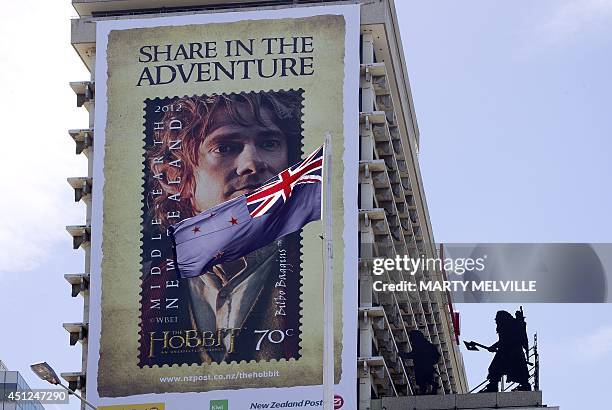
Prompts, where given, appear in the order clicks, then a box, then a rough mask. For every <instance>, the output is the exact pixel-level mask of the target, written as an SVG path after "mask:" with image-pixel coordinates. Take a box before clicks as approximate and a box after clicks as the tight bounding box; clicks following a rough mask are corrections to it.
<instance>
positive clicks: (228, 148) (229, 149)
mask: <svg viewBox="0 0 612 410" xmlns="http://www.w3.org/2000/svg"><path fill="white" fill-rule="evenodd" d="M239 149H240V147H238V144H220V145H217V146H216V147H215V148H214V149H213V150H212V152H214V153H216V154H221V155H227V154H231V153H234V152H237V151H238V150H239Z"/></svg>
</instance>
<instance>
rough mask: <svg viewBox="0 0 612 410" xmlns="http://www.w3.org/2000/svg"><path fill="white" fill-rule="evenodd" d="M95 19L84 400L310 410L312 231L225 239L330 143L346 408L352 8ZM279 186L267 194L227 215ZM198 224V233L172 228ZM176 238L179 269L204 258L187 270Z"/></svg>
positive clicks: (352, 310) (316, 231) (354, 129)
mask: <svg viewBox="0 0 612 410" xmlns="http://www.w3.org/2000/svg"><path fill="white" fill-rule="evenodd" d="M96 24H97V37H96V39H97V40H96V41H97V45H96V50H97V54H96V73H95V78H96V100H95V138H94V173H93V174H94V192H93V205H92V207H93V212H92V240H91V246H92V248H91V250H92V258H91V299H90V301H91V305H90V332H89V351H88V377H87V397H88V399H89V400H90V401H92V402H93V403H95V404H97V405H103V406H123V405H128V403H129V405H131V406H137V405H139V404H142V405H146V404H147V403H159V405H158V408H166V409H168V410H178V409H181V410H183V409H208V408H209V407H210V408H220V409H222V408H228V409H251V408H274V406H275V405H276V406H277V407H278V406H280V407H294V408H316V407H321V406H322V387H321V384H322V373H323V368H322V363H323V326H322V322H323V312H324V304H323V290H322V284H323V259H322V247H323V241H322V240H321V236H320V235H321V234H322V229H323V227H322V222H321V220H315V219H316V218H315V217H308V218H306V217H303V218H302V219H303V220H304V221H305V222H304V223H306V225H304V226H303V227H302V229H299V230H297V231H295V232H292V231H290V230H283V229H280V228H279V229H277V231H278V232H292V233H289V234H287V235H284V236H280V237H277V236H274V237H271V236H270V235H268V239H267V240H264V239H265V238H264V237H263V236H262V238H261V243H262V245H261V247H259V245H256V244H257V241H258V238H257V237H250V238H248V239H249V241H250V242H249V243H248V244H246V245H245V244H243V243H241V241H243V242H244V241H245V240H246V239H245V237H243V234H241V235H237V236H236V237H231V232H244V231H245V230H244V229H242V230H240V229H236V230H234V231H232V230H230V228H232V227H233V226H237V227H239V226H240V224H241V223H242V222H243V219H244V218H245V217H250V216H251V217H259V216H261V215H263V214H266V213H267V212H268V210H271V209H272V210H273V208H274V206H276V204H277V203H281V202H283V201H287V200H288V197H289V195H293V194H295V192H297V191H296V190H298V191H299V190H300V189H306V188H301V187H302V186H306V185H307V184H308V183H311V182H316V181H315V180H317V178H318V180H317V181H319V183H320V180H321V177H320V174H321V172H320V165H319V171H317V172H318V174H317V173H313V172H314V171H310V168H311V167H312V166H310V165H308V159H309V158H307V157H308V156H309V154H311V153H313V152H315V151H316V150H317V148H318V147H320V146H321V145H322V143H323V137H324V135H325V133H327V132H329V133H330V134H331V135H332V142H333V144H332V147H333V152H332V163H333V164H334V166H333V178H332V179H333V181H334V182H333V186H332V187H331V191H332V201H333V207H334V220H333V221H332V224H333V238H334V242H333V247H334V260H333V272H334V313H335V318H334V328H335V343H334V344H335V358H336V359H335V383H336V387H335V393H336V394H337V395H338V396H339V397H342V402H343V403H344V404H343V406H344V407H346V408H356V398H355V391H356V386H355V383H356V328H357V324H356V320H357V219H358V218H357V208H358V207H357V184H358V181H357V174H358V148H357V147H358V124H359V118H358V115H359V107H358V90H359V49H358V44H359V6H358V5H348V6H330V7H296V8H286V9H278V10H266V11H248V12H240V13H238V12H230V13H213V14H200V15H190V16H168V17H159V18H142V19H129V20H128V19H126V20H121V19H119V20H109V21H98V22H97V23H96ZM302 168H303V170H302ZM287 169H288V171H283V170H287ZM298 169H299V170H300V178H301V180H300V181H301V182H300V183H301V184H302V185H300V186H297V185H296V183H297V182H296V181H297V176H293V178H294V179H296V181H293V180H292V179H291V178H292V175H293V174H292V172H294V171H295V170H298ZM281 171H283V172H287V178H285V179H284V178H283V177H282V175H284V174H283V173H281ZM296 172H297V171H296ZM279 173H280V174H279ZM302 174H303V175H302ZM277 175H278V178H279V183H278V184H277V185H278V186H279V187H280V188H279V190H278V195H276V194H275V193H273V192H271V191H270V192H268V190H265V191H264V193H262V194H261V195H259V196H257V198H256V199H249V201H251V202H253V201H254V202H253V204H252V205H251V202H248V204H247V205H248V207H247V206H244V207H239V206H225V205H221V204H224V203H225V202H227V201H234V202H235V200H236V198H239V197H242V198H244V197H245V196H246V197H248V198H253V196H252V195H251V197H249V196H248V195H249V194H251V193H252V192H253V191H256V190H257V189H258V188H260V187H261V186H262V185H263V184H264V182H266V181H268V180H270V178H273V177H275V176H277ZM296 175H297V174H296ZM283 184H284V185H283ZM285 185H286V186H285ZM266 186H267V185H266ZM296 186H297V188H296ZM292 190H293V191H292ZM313 192H315V191H313ZM298 193H299V192H298ZM264 194H265V195H264ZM260 197H261V198H260ZM311 198H315V199H316V197H311ZM315 202H316V200H315ZM232 203H233V202H230V205H231V204H232ZM293 203H294V206H293V207H292V209H296V210H297V211H295V212H303V209H305V204H304V203H298V201H297V198H296V200H295V201H293ZM309 206H310V208H311V209H315V210H314V211H312V212H315V213H316V204H315V206H314V207H313V205H312V204H310V205H309ZM217 210H219V211H218V212H217ZM239 210H244V212H243V211H239ZM207 212H208V213H209V214H210V215H208V214H207ZM245 212H246V214H244V213H245ZM292 212H293V211H292ZM249 214H250V216H249ZM313 215H314V214H313ZM298 216H299V215H298ZM192 217H197V219H192V220H190V221H193V220H196V221H202V223H193V222H181V221H185V220H186V219H187V218H192ZM302 219H300V218H298V217H297V216H295V215H293V216H292V215H287V216H286V217H285V216H284V215H280V216H278V215H277V216H275V219H266V220H268V221H272V220H275V221H283V220H284V221H286V223H287V224H288V226H289V225H291V224H295V223H297V222H291V221H299V220H302ZM261 220H264V219H261ZM290 222H291V223H290ZM179 223H180V224H179ZM279 223H280V222H279ZM226 225H227V226H226ZM302 225H303V224H300V225H299V226H302ZM176 226H182V227H183V228H182V230H181V231H180V241H181V244H182V246H183V248H184V249H187V250H188V251H189V252H190V253H189V255H190V256H189V257H190V258H192V259H194V260H202V261H204V262H202V263H201V264H200V265H198V266H199V267H197V268H193V267H190V268H189V270H184V272H181V273H183V275H179V272H178V267H177V265H176V263H175V260H176V259H175V251H176V250H177V249H178V248H176V249H175V248H174V247H173V243H172V240H171V233H172V232H174V229H175V227H176ZM299 226H298V228H299ZM211 229H212V231H211ZM272 230H273V229H272V227H270V229H268V228H267V227H265V225H261V228H260V231H265V232H271V231H272ZM213 231H214V234H211V235H210V236H206V235H208V234H210V233H211V232H213ZM190 235H193V242H192V243H191V242H190V241H191V237H190ZM228 235H230V236H228ZM253 235H255V234H253ZM269 238H272V239H269ZM275 238H276V239H275ZM253 244H255V245H256V246H253ZM247 245H248V246H247ZM255 248H257V249H255ZM199 249H200V250H199ZM232 249H234V250H235V249H249V251H250V250H252V249H255V250H254V251H252V252H251V253H248V254H245V255H242V254H241V255H238V257H237V256H235V255H234V254H232ZM199 252H201V253H202V257H199V256H198V253H199ZM190 260H191V259H190ZM185 272H188V274H187V275H185V274H184V273H185ZM186 276H189V277H186ZM160 394H161V395H160ZM203 403H205V404H203ZM119 408H122V407H119ZM134 408H137V407H134ZM138 408H139V407H138Z"/></svg>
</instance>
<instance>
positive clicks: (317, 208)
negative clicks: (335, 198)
mask: <svg viewBox="0 0 612 410" xmlns="http://www.w3.org/2000/svg"><path fill="white" fill-rule="evenodd" d="M322 174H323V146H321V147H319V148H318V149H317V150H316V151H314V152H313V153H312V154H310V155H309V156H308V158H306V159H305V160H303V161H302V162H299V163H297V164H295V165H294V166H292V167H290V168H287V169H285V170H284V171H281V172H280V173H279V174H278V175H276V176H275V177H273V178H271V179H269V180H268V181H266V182H265V183H264V185H263V186H261V187H260V188H258V189H257V190H255V191H253V192H251V193H250V194H248V195H241V196H239V197H237V198H234V199H231V200H229V201H226V202H223V203H221V204H219V205H217V206H215V207H213V208H210V209H208V210H206V211H204V212H202V213H200V214H199V215H196V216H194V217H192V218H188V219H185V220H183V221H181V222H179V223H178V224H176V225H173V226H171V227H170V228H169V231H170V237H171V239H172V244H173V247H174V258H175V263H176V266H177V269H178V271H179V275H180V276H181V277H182V278H191V277H194V276H198V275H201V274H203V273H204V272H206V271H208V270H209V269H210V268H212V267H213V266H214V265H216V264H218V263H223V262H229V261H233V260H236V259H239V258H241V257H243V256H245V255H247V254H249V253H250V252H253V251H254V250H256V249H259V248H262V247H264V246H266V245H267V244H269V243H271V242H273V241H275V240H277V239H278V238H280V237H282V236H285V235H287V234H289V233H292V232H295V231H297V230H299V229H301V228H302V227H303V226H304V225H306V224H307V223H308V222H311V221H316V220H318V219H321V185H322Z"/></svg>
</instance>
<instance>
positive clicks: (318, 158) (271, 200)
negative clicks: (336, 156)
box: [246, 146, 323, 218]
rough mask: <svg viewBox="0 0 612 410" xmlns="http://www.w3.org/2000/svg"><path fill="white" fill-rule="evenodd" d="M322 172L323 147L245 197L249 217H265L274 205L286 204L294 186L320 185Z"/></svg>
mask: <svg viewBox="0 0 612 410" xmlns="http://www.w3.org/2000/svg"><path fill="white" fill-rule="evenodd" d="M322 170H323V146H321V147H319V149H317V150H316V151H314V152H313V153H312V154H310V155H309V156H308V158H306V159H305V160H304V161H302V162H298V163H297V164H295V165H294V166H292V167H291V168H287V169H286V170H284V171H281V173H280V174H278V175H276V176H275V177H273V178H271V179H269V180H268V181H266V183H265V184H264V185H263V186H261V187H260V188H258V189H257V190H255V191H253V192H251V193H250V194H249V195H247V196H246V202H247V207H248V209H249V213H250V214H251V217H253V218H257V217H258V216H262V215H265V214H266V213H268V212H270V211H271V210H272V208H274V207H275V205H280V204H283V203H284V202H286V201H287V200H288V199H289V198H290V197H291V194H292V192H293V189H294V188H295V186H296V185H299V184H314V183H321V181H322V175H321V174H322Z"/></svg>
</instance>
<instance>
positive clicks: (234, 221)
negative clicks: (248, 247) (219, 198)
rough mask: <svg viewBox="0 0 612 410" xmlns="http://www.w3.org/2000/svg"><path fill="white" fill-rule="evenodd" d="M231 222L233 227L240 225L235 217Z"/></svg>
mask: <svg viewBox="0 0 612 410" xmlns="http://www.w3.org/2000/svg"><path fill="white" fill-rule="evenodd" d="M230 222H231V223H232V225H238V219H236V218H234V217H233V216H232V219H231V220H230Z"/></svg>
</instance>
